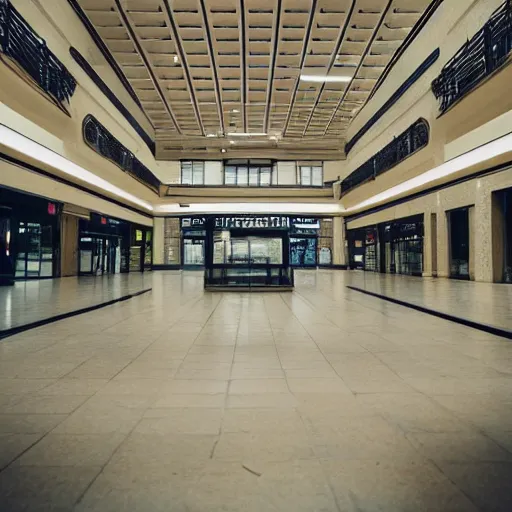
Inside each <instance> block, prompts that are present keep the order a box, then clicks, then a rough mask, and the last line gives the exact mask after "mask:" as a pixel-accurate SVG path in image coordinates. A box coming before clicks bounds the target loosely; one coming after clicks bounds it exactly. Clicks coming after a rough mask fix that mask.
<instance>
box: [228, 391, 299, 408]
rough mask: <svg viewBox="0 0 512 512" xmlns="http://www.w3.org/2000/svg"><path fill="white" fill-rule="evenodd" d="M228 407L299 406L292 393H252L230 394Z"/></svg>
mask: <svg viewBox="0 0 512 512" xmlns="http://www.w3.org/2000/svg"><path fill="white" fill-rule="evenodd" d="M227 407H229V408H240V407H242V408H246V407H268V408H274V407H277V408H290V407H291V408H293V407H297V399H296V398H295V397H294V396H293V395H292V394H291V393H258V394H257V393H252V394H249V395H229V396H228V398H227Z"/></svg>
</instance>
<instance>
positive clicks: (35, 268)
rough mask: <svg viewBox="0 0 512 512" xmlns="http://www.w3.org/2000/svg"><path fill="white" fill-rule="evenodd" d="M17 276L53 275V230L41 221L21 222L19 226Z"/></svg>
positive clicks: (38, 276)
mask: <svg viewBox="0 0 512 512" xmlns="http://www.w3.org/2000/svg"><path fill="white" fill-rule="evenodd" d="M15 275H16V277H17V278H41V277H52V276H53V230H52V226H51V225H45V224H41V223H39V222H20V223H19V228H18V253H17V255H16V274H15Z"/></svg>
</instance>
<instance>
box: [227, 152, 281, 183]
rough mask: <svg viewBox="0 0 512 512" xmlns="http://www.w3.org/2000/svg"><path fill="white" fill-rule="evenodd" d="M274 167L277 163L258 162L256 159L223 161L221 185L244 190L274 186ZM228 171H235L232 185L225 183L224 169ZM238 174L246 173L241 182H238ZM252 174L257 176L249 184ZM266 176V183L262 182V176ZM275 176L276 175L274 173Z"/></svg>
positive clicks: (267, 160) (265, 160) (269, 161)
mask: <svg viewBox="0 0 512 512" xmlns="http://www.w3.org/2000/svg"><path fill="white" fill-rule="evenodd" d="M274 167H277V161H275V160H271V159H264V161H259V160H258V159H254V160H251V159H240V160H237V159H234V160H224V161H223V177H224V178H223V184H224V186H226V187H245V188H260V187H261V188H267V187H272V186H274V185H276V183H273V176H274V172H273V170H274ZM228 168H229V170H230V173H231V172H233V169H234V170H235V180H234V183H228V182H227V179H226V178H227V174H228V173H227V172H226V169H228ZM263 170H264V172H262V171H263ZM240 172H242V173H244V174H245V173H246V176H244V178H245V179H244V180H243V182H242V181H241V180H240ZM254 174H256V176H257V180H256V181H253V182H252V183H251V175H252V177H253V178H254ZM263 174H265V175H268V183H263V182H262V179H261V178H262V175H263ZM276 174H277V173H276Z"/></svg>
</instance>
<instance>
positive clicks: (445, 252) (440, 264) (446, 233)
mask: <svg viewBox="0 0 512 512" xmlns="http://www.w3.org/2000/svg"><path fill="white" fill-rule="evenodd" d="M436 216H437V275H438V277H450V229H449V223H448V220H449V219H448V213H447V212H446V211H444V210H443V209H442V208H438V209H437V211H436Z"/></svg>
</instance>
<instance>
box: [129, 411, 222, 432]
mask: <svg viewBox="0 0 512 512" xmlns="http://www.w3.org/2000/svg"><path fill="white" fill-rule="evenodd" d="M221 423H222V409H220V408H219V409H216V408H207V407H196V408H193V407H187V408H181V409H180V408H165V409H164V408H151V409H148V410H147V411H146V413H145V414H144V417H143V419H142V420H141V421H140V423H139V424H138V425H137V427H136V428H135V432H136V433H140V434H162V435H167V434H203V435H217V434H219V432H220V427H221Z"/></svg>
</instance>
